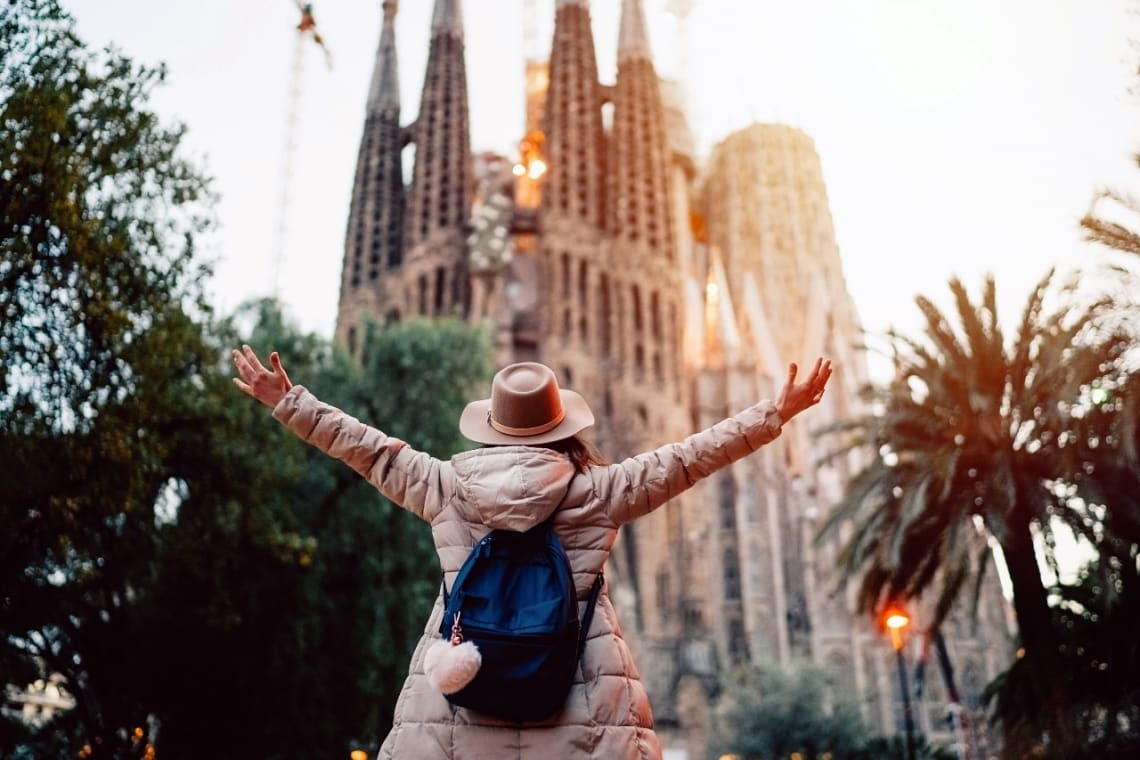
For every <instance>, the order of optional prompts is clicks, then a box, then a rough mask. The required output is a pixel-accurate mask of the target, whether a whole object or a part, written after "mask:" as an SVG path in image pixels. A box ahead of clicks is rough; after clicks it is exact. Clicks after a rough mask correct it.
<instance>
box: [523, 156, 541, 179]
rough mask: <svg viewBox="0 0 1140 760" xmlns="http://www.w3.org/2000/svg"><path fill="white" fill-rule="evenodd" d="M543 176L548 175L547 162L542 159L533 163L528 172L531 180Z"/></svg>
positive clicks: (537, 159)
mask: <svg viewBox="0 0 1140 760" xmlns="http://www.w3.org/2000/svg"><path fill="white" fill-rule="evenodd" d="M543 174H546V162H545V161H543V160H542V159H540V158H536V159H534V160H533V161H531V162H530V169H529V170H527V176H528V177H530V178H531V179H538V178H539V177H541V176H542V175H543Z"/></svg>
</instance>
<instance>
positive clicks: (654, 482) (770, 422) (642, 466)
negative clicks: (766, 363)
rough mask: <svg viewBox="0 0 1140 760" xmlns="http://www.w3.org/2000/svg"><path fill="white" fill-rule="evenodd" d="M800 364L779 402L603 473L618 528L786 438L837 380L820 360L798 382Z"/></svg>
mask: <svg viewBox="0 0 1140 760" xmlns="http://www.w3.org/2000/svg"><path fill="white" fill-rule="evenodd" d="M796 374H797V368H796V365H795V364H792V365H791V366H790V367H788V379H787V381H786V382H785V384H784V387H783V389H782V390H781V391H780V395H779V396H778V398H777V400H776V401H775V402H772V401H760V402H758V403H756V404H754V405H753V406H751V407H749V408H748V409H745V410H743V411H741V412H739V413H737V414H735V415H733V416H732V417H729V418H728V419H725V420H722V421H720V422H718V423H717V424H715V425H713V426H712V427H710V428H708V429H706V430H703V431H701V432H699V433H694V434H693V435H691V436H689V437H688V438H686V439H685V440H683V441H679V442H677V443H670V444H667V445H665V446H662V447H660V448H658V449H655V450H654V451H648V452H646V453H644V454H638V455H637V456H634V457H630V458H629V459H626V460H625V461H623V462H620V463H617V464H612V465H609V466H608V467H606V468H604V469H601V468H598V469H597V470H594V469H593V468H592V469H591V472H593V473H594V474H595V478H594V487H595V489H596V491H597V492H598V495H599V497H600V499H601V501H602V502H603V503H605V504H606V505H607V512H608V515H609V517H610V519H611V520H613V521H614V523H615V524H617V525H621V524H623V523H627V522H630V521H631V520H635V519H637V518H639V517H641V516H642V515H645V514H647V513H649V512H652V511H653V510H654V509H657V507H659V506H661V505H662V504H664V503H665V502H666V501H668V500H669V499H671V498H673V497H674V496H676V495H677V494H679V493H681V492H682V491H685V490H687V489H689V488H691V487H692V486H694V485H696V483H697V482H698V481H699V480H701V479H703V478H706V477H708V476H709V475H712V474H713V473H714V472H716V471H717V470H719V469H721V468H722V467H726V466H728V465H730V464H732V463H733V462H735V461H737V460H738V459H742V458H744V457H745V456H747V455H748V454H750V453H752V452H753V451H755V450H756V449H758V448H760V447H761V446H763V445H765V444H767V443H769V442H771V441H772V440H774V439H775V438H776V437H777V436H779V435H780V431H781V429H782V427H783V426H784V425H785V424H786V423H787V422H788V420H790V419H791V418H792V417H794V416H795V415H797V414H799V413H800V412H802V411H804V410H805V409H807V408H808V407H811V406H814V405H815V404H818V403H819V401H820V399H821V398H823V391H824V388H825V387H826V386H827V380H828V378H829V377H831V362H830V361H826V360H824V359H819V360H817V361H816V363H815V367H814V368H813V369H812V371H811V373H810V374H809V375H808V377H807V379H806V380H804V381H803V382H801V383H797V382H796Z"/></svg>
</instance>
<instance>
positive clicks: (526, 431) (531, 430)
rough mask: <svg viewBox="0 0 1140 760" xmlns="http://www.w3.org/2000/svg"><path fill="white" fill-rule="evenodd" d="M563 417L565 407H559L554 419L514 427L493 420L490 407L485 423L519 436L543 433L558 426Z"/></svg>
mask: <svg viewBox="0 0 1140 760" xmlns="http://www.w3.org/2000/svg"><path fill="white" fill-rule="evenodd" d="M565 418H566V409H565V408H563V409H559V410H558V416H556V417H555V418H554V419H552V420H550V421H549V422H544V423H542V424H541V425H535V426H534V427H528V428H516V427H510V426H509V425H503V424H502V423H499V422H495V418H494V417H492V416H491V410H490V409H488V410H487V424H488V425H490V426H491V427H492V428H494V429H495V430H497V431H499V432H500V433H502V434H503V435H514V436H519V437H521V436H525V435H540V434H542V433H545V432H546V431H547V430H553V429H554V428H556V427H558V424H559V423H560V422H562V420H563V419H565Z"/></svg>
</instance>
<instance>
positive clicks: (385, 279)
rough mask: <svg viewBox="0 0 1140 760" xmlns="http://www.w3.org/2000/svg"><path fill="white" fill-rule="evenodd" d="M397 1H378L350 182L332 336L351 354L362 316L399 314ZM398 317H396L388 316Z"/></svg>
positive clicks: (402, 134) (401, 133) (403, 136)
mask: <svg viewBox="0 0 1140 760" xmlns="http://www.w3.org/2000/svg"><path fill="white" fill-rule="evenodd" d="M397 5H398V3H397V2H396V0H384V2H383V4H382V6H383V12H384V21H383V23H382V25H381V30H380V47H379V49H378V50H377V52H376V64H375V67H374V68H373V71H372V83H371V86H370V87H369V91H368V102H367V105H366V108H365V115H364V133H363V135H362V136H361V138H360V151H359V153H358V155H357V159H356V178H355V181H354V182H353V187H352V201H351V204H350V206H349V212H348V230H347V233H346V235H345V243H344V265H343V267H342V268H341V283H340V305H339V309H338V312H337V323H336V337H337V340H338V341H340V342H341V344H342V345H345V346H347V347H348V349H349V350H350V351H351V352H352V353H354V354H355V353H356V352H357V351H358V350H359V348H360V343H361V339H362V337H363V336H362V334H361V332H360V331H361V329H362V325H361V320H362V317H363V316H364V315H372V316H373V317H374V318H375V317H380V316H382V315H385V314H390V312H391V310H393V309H398V306H397V304H398V303H399V299H400V294H401V291H402V289H403V288H402V282H401V272H400V265H401V264H402V263H403V253H404V178H403V172H402V170H401V155H402V150H403V147H404V145H405V144H406V143H407V138H408V135H407V132H406V131H405V130H404V129H402V128H401V127H400V87H399V76H398V71H397V66H396V10H397ZM392 316H396V317H398V314H395V315H392Z"/></svg>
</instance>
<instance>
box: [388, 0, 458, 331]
mask: <svg viewBox="0 0 1140 760" xmlns="http://www.w3.org/2000/svg"><path fill="white" fill-rule="evenodd" d="M412 140H413V141H414V142H415V144H416V161H415V168H414V170H413V173H412V185H411V188H410V189H409V191H408V208H407V221H406V226H405V228H404V230H405V235H406V243H407V255H406V258H407V266H406V267H405V271H404V280H405V286H406V288H407V291H408V293H409V300H408V302H407V309H408V311H409V312H410V313H415V314H420V315H423V316H442V315H445V314H455V313H461V314H465V313H466V310H467V306H468V299H469V287H468V277H467V271H468V270H467V245H466V237H467V235H466V232H465V227H466V225H467V222H468V217H469V216H470V214H471V200H472V194H473V186H472V184H473V183H472V167H471V138H470V132H469V127H468V113H467V69H466V63H465V60H464V46H463V24H462V12H461V11H460V3H459V0H436V3H435V12H434V14H433V15H432V29H431V43H430V46H429V48H428V60H427V70H426V71H425V73H424V84H423V90H422V93H421V95H420V114H419V116H418V117H417V119H416V122H415V124H414V125H413V128H412Z"/></svg>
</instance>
